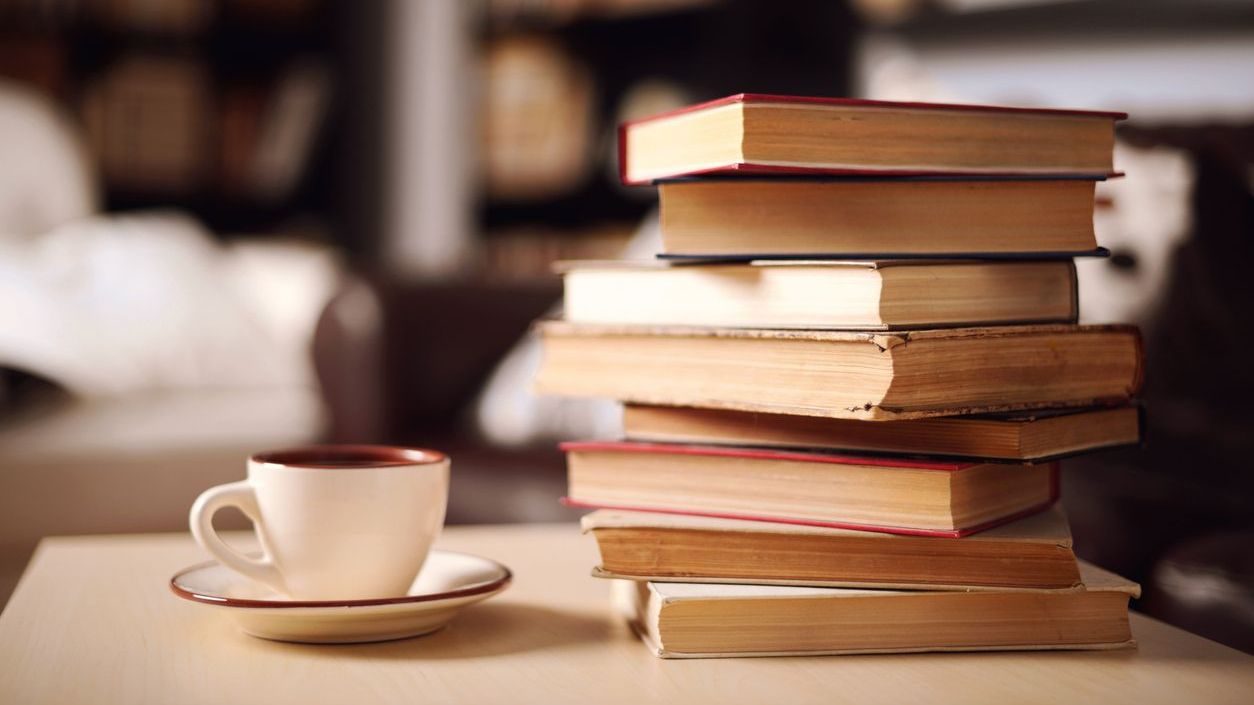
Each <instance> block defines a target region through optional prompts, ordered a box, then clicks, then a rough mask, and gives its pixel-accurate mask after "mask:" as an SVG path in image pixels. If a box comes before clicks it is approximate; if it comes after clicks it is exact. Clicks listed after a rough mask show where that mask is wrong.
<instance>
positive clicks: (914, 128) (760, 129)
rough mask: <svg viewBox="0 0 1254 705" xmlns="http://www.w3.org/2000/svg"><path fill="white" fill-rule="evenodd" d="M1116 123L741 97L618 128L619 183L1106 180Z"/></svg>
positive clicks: (956, 108)
mask: <svg viewBox="0 0 1254 705" xmlns="http://www.w3.org/2000/svg"><path fill="white" fill-rule="evenodd" d="M1126 117H1127V115H1125V114H1124V113H1112V112H1095V111H1087V110H1048V109H1032V108H1009V107H994V106H981V105H949V104H941V103H897V102H888V101H875V100H857V99H850V98H814V97H802V96H781V95H762V94H755V93H741V94H738V95H733V96H728V97H726V98H721V99H719V100H713V101H710V102H708V103H701V104H699V105H693V106H689V107H687V108H682V109H680V110H675V111H672V112H669V113H664V114H661V115H656V116H653V117H649V118H645V119H643V120H637V121H635V122H629V123H626V124H624V125H623V126H622V127H621V128H620V131H619V169H620V174H621V176H622V180H623V181H624V182H625V183H629V184H641V183H647V182H649V181H652V180H654V179H663V178H668V177H673V176H682V175H691V174H710V173H735V172H741V173H756V174H763V173H777V174H778V173H785V174H788V173H792V174H797V173H803V174H804V173H820V174H866V173H875V174H896V175H910V174H1053V175H1089V176H1098V177H1100V176H1106V175H1108V174H1110V173H1111V171H1112V165H1111V154H1112V151H1113V149H1114V132H1115V122H1116V121H1118V120H1122V119H1124V118H1126Z"/></svg>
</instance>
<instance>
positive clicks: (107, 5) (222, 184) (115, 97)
mask: <svg viewBox="0 0 1254 705" xmlns="http://www.w3.org/2000/svg"><path fill="white" fill-rule="evenodd" d="M326 13H327V7H326V3H323V2H319V1H318V0H167V1H165V2H160V3H152V2H138V1H136V0H103V1H101V2H65V1H63V0H57V1H55V2H54V1H52V0H6V1H4V2H0V79H7V80H8V81H9V82H12V83H15V84H18V85H20V86H23V87H25V88H26V89H31V90H34V91H36V92H38V93H40V94H42V95H44V96H45V97H47V98H48V99H50V100H51V102H53V103H54V104H56V105H57V106H58V107H59V108H60V109H61V112H63V113H64V114H66V115H67V116H68V117H69V118H70V119H71V120H72V121H73V122H75V123H77V127H78V128H79V130H80V131H81V133H82V136H83V143H84V146H85V147H86V151H87V153H88V158H89V160H90V162H91V163H92V164H93V166H94V167H95V169H96V171H97V173H98V175H99V177H100V183H101V189H102V192H103V194H102V195H103V197H104V198H103V204H104V206H105V208H106V209H108V210H123V209H133V208H154V207H175V208H181V209H185V210H188V211H190V212H192V213H193V214H195V215H196V216H198V217H199V218H200V219H201V220H203V221H205V222H206V224H208V225H209V226H210V227H211V228H212V229H214V230H218V231H221V230H251V231H257V230H270V229H273V228H275V227H277V226H278V224H279V223H282V222H284V221H287V220H289V219H292V218H294V217H296V216H299V217H301V218H302V219H304V220H305V221H308V220H309V219H310V218H313V219H321V220H330V219H332V216H331V214H330V213H329V212H328V210H327V209H328V206H327V203H328V202H329V200H330V199H328V198H327V197H326V194H324V193H321V192H320V191H322V190H325V189H327V188H328V185H327V184H324V183H321V182H320V180H319V179H317V178H310V174H311V172H313V171H315V162H316V161H317V160H318V158H319V154H318V152H319V145H320V144H321V143H322V142H324V141H325V139H326V135H324V132H325V127H326V123H327V122H328V113H329V112H330V105H331V97H332V91H333V88H334V85H333V80H332V77H333V75H334V72H333V71H332V66H333V64H334V62H335V57H334V56H333V55H332V52H333V49H334V47H333V37H332V36H331V32H330V29H329V23H328V22H326V17H327V15H326ZM310 182H313V183H310Z"/></svg>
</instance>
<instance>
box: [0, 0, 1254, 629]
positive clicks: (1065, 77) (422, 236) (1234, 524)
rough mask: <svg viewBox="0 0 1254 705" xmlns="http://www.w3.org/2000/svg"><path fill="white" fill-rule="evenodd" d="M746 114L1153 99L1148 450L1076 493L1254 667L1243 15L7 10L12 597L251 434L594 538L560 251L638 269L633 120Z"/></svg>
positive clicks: (1079, 507) (1084, 543)
mask: <svg viewBox="0 0 1254 705" xmlns="http://www.w3.org/2000/svg"><path fill="white" fill-rule="evenodd" d="M739 92H766V93H792V94H810V95H824V96H862V97H871V98H884V99H910V100H933V101H950V102H975V103H1004V104H1015V105H1026V106H1055V107H1078V108H1095V109H1110V110H1121V111H1127V112H1129V113H1131V116H1132V117H1131V119H1130V120H1128V121H1127V122H1126V123H1123V124H1122V125H1121V126H1120V128H1119V146H1118V151H1117V154H1116V166H1117V168H1119V169H1120V170H1122V171H1125V172H1127V174H1128V178H1126V179H1116V180H1112V181H1109V182H1107V183H1105V184H1102V185H1101V186H1100V187H1099V196H1100V197H1099V202H1098V212H1097V214H1096V216H1095V217H1096V224H1097V227H1098V237H1099V241H1100V242H1101V243H1102V244H1103V245H1105V246H1107V247H1109V248H1110V249H1111V250H1112V252H1113V256H1112V257H1110V258H1109V259H1105V260H1090V261H1085V262H1082V263H1080V274H1081V280H1082V281H1081V304H1082V316H1083V319H1084V320H1085V321H1086V322H1113V321H1129V322H1135V323H1138V324H1140V325H1141V326H1142V329H1143V331H1144V334H1145V341H1146V351H1147V357H1148V374H1147V383H1146V387H1145V394H1144V397H1145V401H1146V406H1147V409H1148V430H1149V434H1148V441H1147V443H1146V444H1145V446H1144V447H1143V448H1140V449H1133V450H1127V451H1118V452H1109V453H1105V454H1101V455H1098V456H1093V457H1090V458H1083V459H1077V460H1073V461H1070V462H1068V463H1067V464H1066V466H1065V467H1066V478H1065V481H1064V485H1063V486H1064V495H1065V501H1066V504H1067V506H1068V508H1069V509H1070V511H1071V514H1072V521H1073V531H1074V533H1075V539H1076V547H1077V549H1078V552H1079V554H1080V555H1081V556H1082V557H1084V558H1087V559H1089V560H1093V561H1095V562H1097V563H1100V564H1102V565H1103V566H1106V567H1108V568H1111V569H1114V570H1117V571H1119V572H1121V573H1124V574H1125V575H1128V576H1130V577H1132V578H1134V579H1136V580H1138V581H1140V582H1141V583H1143V585H1144V586H1145V597H1144V598H1143V599H1142V600H1140V601H1139V602H1138V603H1136V604H1135V605H1134V606H1135V607H1136V608H1138V609H1141V610H1144V611H1147V612H1150V613H1152V614H1154V615H1156V616H1159V617H1160V618H1163V619H1166V620H1168V621H1171V622H1174V623H1176V624H1179V625H1181V626H1184V627H1186V628H1189V629H1192V630H1195V631H1199V632H1202V633H1204V634H1206V635H1208V636H1210V637H1212V638H1215V639H1219V640H1221V641H1225V642H1226V643H1229V644H1232V645H1234V646H1237V647H1239V648H1243V649H1245V650H1247V651H1254V462H1252V461H1251V458H1252V457H1254V412H1252V411H1251V406H1250V404H1249V402H1248V400H1249V399H1251V398H1252V397H1254V372H1252V370H1254V364H1251V349H1252V348H1251V344H1252V343H1254V335H1252V334H1251V332H1250V331H1251V330H1254V328H1252V327H1251V326H1252V324H1254V320H1252V319H1254V296H1252V295H1251V294H1252V289H1254V276H1251V275H1250V274H1249V273H1248V272H1247V271H1246V270H1247V268H1248V267H1249V266H1250V263H1252V262H1254V257H1251V255H1252V254H1254V252H1252V250H1254V198H1252V196H1251V188H1252V185H1254V170H1252V168H1251V165H1252V163H1254V3H1249V2H1241V1H1239V0H1191V1H1189V2H1185V1H1183V0H1181V1H1178V2H1172V1H1168V0H1106V1H1101V0H849V1H848V2H838V1H835V0H830V1H812V0H790V1H789V2H771V1H768V0H722V1H719V0H478V1H475V2H463V1H459V0H412V1H411V0H380V1H379V2H350V1H348V0H344V1H342V2H333V1H331V0H160V1H159V0H0V604H3V602H4V601H5V600H6V599H7V596H8V594H9V592H10V591H11V589H12V587H13V585H14V584H15V582H16V580H17V578H18V576H19V575H20V572H21V570H22V568H23V566H24V565H25V562H26V560H27V559H28V558H29V555H30V552H31V551H32V550H33V548H34V546H35V544H36V542H37V541H38V539H39V538H40V537H41V536H45V535H51V534H84V533H109V532H129V531H173V530H182V529H184V528H185V517H186V511H187V508H188V507H189V506H190V504H191V502H192V500H193V499H194V497H195V496H196V495H197V494H198V493H199V492H200V491H201V490H202V489H204V488H205V487H208V486H210V485H213V484H217V483H221V482H227V481H230V480H234V479H238V478H239V477H242V475H243V473H244V459H245V458H246V456H247V455H248V454H249V453H251V452H254V451H256V450H260V449H263V448H271V447H279V446H284V445H292V444H300V443H308V442H314V441H322V442H345V441H354V442H383V443H403V444H417V445H427V446H432V447H436V448H440V449H443V450H446V451H448V452H450V453H451V454H452V455H453V457H454V459H455V461H454V469H455V471H454V473H453V477H454V482H453V489H452V496H451V498H450V508H449V520H450V521H451V522H454V523H467V522H519V521H542V520H554V519H563V518H573V516H574V515H573V514H572V513H570V512H568V511H567V510H564V509H562V508H561V507H560V506H559V505H558V504H557V502H556V498H557V497H559V496H560V495H561V494H562V491H563V488H564V467H563V459H562V457H561V455H560V454H559V453H558V452H557V451H556V449H555V447H554V441H555V440H556V439H558V438H563V437H565V438H570V437H579V436H586V435H591V434H600V433H612V429H613V426H614V423H615V420H614V413H615V410H614V409H613V407H612V406H608V405H606V404H595V403H587V402H584V403H573V402H560V401H556V400H543V399H536V398H534V397H532V396H531V395H530V393H529V391H528V381H529V380H528V378H529V376H530V369H531V368H532V367H533V366H534V363H535V359H534V358H535V348H534V346H533V345H529V344H528V341H527V339H526V335H527V330H528V326H529V324H530V322H531V321H532V320H533V319H534V318H536V317H538V316H542V315H544V314H546V313H547V312H551V311H553V310H554V307H555V306H556V305H557V304H558V302H559V300H560V296H561V288H560V281H559V280H558V279H557V278H556V277H555V276H554V275H553V274H552V273H551V270H550V265H551V264H552V262H553V261H555V260H558V259H571V258H604V257H617V256H621V255H623V253H632V254H637V255H640V256H648V255H650V254H651V253H652V251H653V249H654V245H653V242H654V238H655V237H656V232H655V230H656V228H655V226H654V225H653V221H652V220H651V214H652V212H653V209H654V208H655V205H656V202H655V195H654V192H653V189H649V188H635V189H628V188H624V187H622V186H620V185H619V184H618V182H617V178H616V172H615V169H616V164H615V128H616V125H617V124H618V123H619V122H621V121H623V120H625V119H630V118H633V117H640V116H644V115H648V114H650V113H654V112H659V111H662V110H666V109H669V108H672V107H675V106H678V105H682V104H686V103H690V102H694V101H701V100H707V99H711V98H716V97H720V96H723V95H728V94H732V93H739ZM233 519H234V522H235V525H236V526H244V523H243V520H242V517H234V518H233Z"/></svg>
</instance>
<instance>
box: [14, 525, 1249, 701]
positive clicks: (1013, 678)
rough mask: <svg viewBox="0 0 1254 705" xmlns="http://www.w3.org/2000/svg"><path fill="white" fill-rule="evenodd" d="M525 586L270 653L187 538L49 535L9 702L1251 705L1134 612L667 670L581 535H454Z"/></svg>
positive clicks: (1235, 668) (274, 647)
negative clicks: (203, 584) (1082, 639)
mask: <svg viewBox="0 0 1254 705" xmlns="http://www.w3.org/2000/svg"><path fill="white" fill-rule="evenodd" d="M440 545H441V546H442V547H444V548H449V549H456V550H461V551H469V552H473V553H478V554H481V555H485V556H490V557H492V558H496V559H498V560H501V561H503V562H505V563H506V564H508V565H510V566H511V567H512V568H513V569H514V571H515V574H516V581H515V584H514V585H513V586H512V587H511V588H510V589H509V590H508V591H507V592H506V593H505V594H504V595H501V596H499V597H497V598H495V599H493V600H491V601H489V602H486V603H483V604H480V605H477V606H475V607H473V608H472V609H470V610H468V611H467V612H466V613H464V614H463V615H461V617H459V618H458V620H457V621H455V622H454V623H453V624H452V625H451V626H450V627H449V628H447V629H445V630H444V631H442V632H439V633H436V634H434V635H432V636H428V637H422V638H417V639H409V640H404V641H395V642H388V643H381V644H364V645H357V646H304V645H296V644H282V643H277V642H269V641H264V640H261V639H255V638H252V637H249V636H246V635H244V634H242V633H240V632H238V631H236V629H235V627H234V625H233V623H232V622H231V621H230V620H229V619H228V618H227V617H226V616H225V615H222V614H220V613H217V612H215V611H213V610H207V609H204V608H200V607H198V606H197V605H193V604H191V603H187V602H184V601H182V600H179V599H178V598H176V597H174V596H173V595H172V594H170V592H169V591H168V589H167V587H166V581H167V580H168V579H169V577H170V575H171V574H173V573H174V572H175V571H176V570H178V569H179V568H182V567H184V566H186V565H188V564H191V563H194V562H197V561H199V560H202V559H203V558H204V556H203V555H202V553H201V551H200V550H199V549H198V548H197V547H196V546H195V545H194V544H193V543H192V541H191V539H190V538H189V537H187V536H182V535H147V536H144V535H135V536H101V537H85V538H52V539H46V540H45V541H44V542H43V543H42V544H41V546H40V548H39V550H38V552H37V553H36V555H35V557H34V558H33V559H32V561H31V565H30V567H29V568H28V569H27V571H26V574H25V576H24V577H23V579H22V582H21V584H20V585H19V586H18V589H17V592H16V593H15V594H14V596H13V600H12V601H11V602H10V603H9V605H8V607H7V608H6V609H5V611H4V614H3V615H0V703H5V704H8V703H14V704H17V703H20V704H22V705H37V704H39V703H55V704H56V705H66V704H73V703H93V704H97V703H98V704H101V705H104V704H108V703H126V704H127V705H136V704H139V703H160V704H162V705H192V704H194V703H212V704H213V705H222V704H225V703H265V704H266V705H282V704H283V703H298V704H299V705H313V704H316V703H353V704H354V705H356V704H359V703H374V702H390V703H423V704H424V705H426V704H430V703H444V702H464V703H474V704H476V705H482V704H490V703H562V702H572V703H580V704H581V705H608V704H609V703H631V704H632V705H641V704H642V703H646V702H685V703H688V702H691V703H698V702H709V703H718V704H719V705H729V704H731V703H741V702H758V703H789V704H792V703H806V702H815V703H819V702H821V703H828V704H830V703H842V702H857V703H894V704H899V703H909V702H937V703H938V702H961V703H967V704H973V703H1011V702H1013V703H1032V702H1042V703H1045V702H1049V703H1079V702H1094V703H1103V704H1110V703H1123V702H1128V703H1132V702H1136V703H1172V704H1173V705H1179V704H1180V703H1251V702H1254V659H1252V658H1251V657H1248V656H1246V655H1244V654H1241V653H1240V652H1237V651H1234V650H1232V649H1229V648H1226V647H1223V646H1220V645H1219V644H1216V643H1214V642H1211V641H1207V640H1205V639H1202V638H1200V637H1197V636H1193V635H1191V634H1188V633H1186V632H1183V631H1181V630H1179V629H1175V628H1173V627H1169V626H1166V625H1164V624H1161V623H1159V622H1155V621H1153V620H1151V619H1147V618H1144V617H1140V616H1135V615H1134V616H1133V622H1132V627H1133V632H1134V633H1135V635H1136V638H1137V639H1138V640H1139V641H1140V644H1141V646H1140V649H1139V650H1136V651H1130V650H1129V651H1112V652H1052V653H992V654H917V655H899V656H843V657H812V658H768V659H728V660H690V661H664V660H661V659H657V658H654V657H653V656H652V655H651V654H650V653H649V652H648V651H646V649H645V648H644V646H642V645H641V644H640V643H638V642H637V641H636V639H635V637H634V636H633V635H632V634H631V633H630V631H629V630H628V629H627V628H626V627H624V626H623V625H622V624H620V622H619V620H618V619H616V618H615V617H614V616H613V615H612V613H611V611H610V607H609V593H608V587H609V586H608V585H607V584H606V583H605V582H604V581H599V580H595V579H593V578H591V577H588V570H589V568H590V567H591V566H592V564H593V562H594V557H595V548H594V546H593V545H592V541H591V540H590V539H588V538H585V537H581V536H579V533H578V530H577V529H576V528H575V526H573V525H566V524H562V525H539V526H537V525H531V526H500V527H466V528H452V529H449V530H448V531H446V532H445V534H444V536H443V537H442V539H441V541H440Z"/></svg>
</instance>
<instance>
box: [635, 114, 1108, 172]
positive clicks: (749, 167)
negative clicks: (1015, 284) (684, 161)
mask: <svg viewBox="0 0 1254 705" xmlns="http://www.w3.org/2000/svg"><path fill="white" fill-rule="evenodd" d="M737 102H746V103H748V102H759V103H810V104H816V105H861V106H868V107H886V108H888V107H891V108H920V109H925V110H959V111H962V110H965V111H978V112H998V113H1028V114H1037V115H1073V116H1081V117H1105V118H1108V119H1111V120H1126V119H1127V118H1128V114H1127V113H1121V112H1111V111H1103V110H1076V109H1069V108H1021V107H1013V106H1005V105H977V104H961V103H920V102H910V101H892V100H868V99H864V98H820V97H815V96H800V95H770V94H765V93H737V94H736V95H729V96H726V97H724V98H716V99H714V100H707V101H705V102H704V103H697V104H695V105H686V106H684V107H681V108H676V109H674V110H668V111H666V112H664V113H658V114H657V115H650V116H649V117H645V118H640V119H638V120H628V121H626V122H624V123H622V124H620V125H619V126H618V178H619V180H620V181H621V182H623V183H624V184H627V185H639V184H644V183H648V182H647V181H630V180H628V179H627V128H629V127H631V126H633V125H639V124H643V123H646V122H652V121H655V120H665V119H667V118H672V117H675V116H676V115H683V114H685V113H691V112H696V111H698V110H705V109H707V108H713V107H718V106H720V105H730V104H732V103H737ZM738 172H739V173H748V174H834V175H844V176H876V175H878V176H927V175H935V174H939V175H954V176H960V175H964V174H967V173H968V172H958V171H935V170H932V171H928V170H903V169H823V168H814V167H790V166H769V165H754V164H743V163H742V164H732V165H729V166H724V167H716V168H713V169H703V170H699V171H677V172H675V173H673V174H664V175H662V176H659V177H656V178H669V177H674V176H695V175H702V174H735V173H738ZM981 175H983V176H1033V175H1035V176H1039V175H1040V174H1039V172H1012V171H1010V172H997V173H990V174H981ZM1059 176H1085V177H1096V176H1101V177H1116V176H1122V173H1120V172H1110V173H1103V174H1088V173H1078V174H1060V175H1059Z"/></svg>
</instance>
